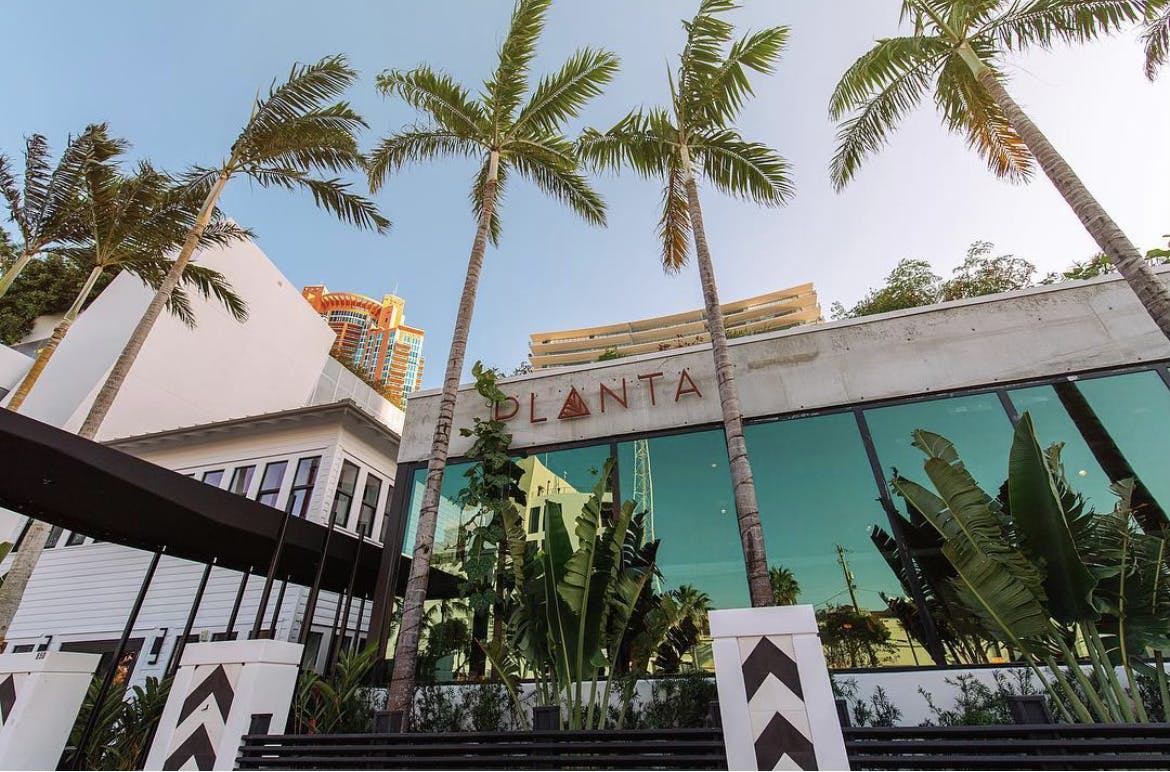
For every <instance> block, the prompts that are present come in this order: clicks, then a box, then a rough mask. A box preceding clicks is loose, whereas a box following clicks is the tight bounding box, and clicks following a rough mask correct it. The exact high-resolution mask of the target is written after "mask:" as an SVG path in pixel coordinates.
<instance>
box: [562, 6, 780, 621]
mask: <svg viewBox="0 0 1170 772" xmlns="http://www.w3.org/2000/svg"><path fill="white" fill-rule="evenodd" d="M735 7H737V4H736V3H735V2H734V0H703V2H702V3H701V4H700V6H699V12H698V13H697V14H696V15H695V17H694V19H692V20H691V21H690V22H684V23H683V27H684V28H685V29H686V31H687V42H686V45H685V47H684V48H683V51H682V55H681V57H680V62H679V67H678V71H677V76H676V77H671V78H670V96H671V104H670V107H669V108H668V109H662V108H655V109H652V110H646V111H643V110H635V111H633V112H631V113H630V114H629V115H627V116H626V117H625V118H623V119H622V120H621V121H620V122H619V123H618V124H617V125H616V126H614V127H613V128H612V129H610V130H609V131H607V132H605V133H604V134H602V133H600V132H598V131H595V130H587V131H586V132H585V133H584V135H583V136H582V138H581V141H580V148H581V153H582V155H583V156H584V157H585V158H587V159H589V160H590V161H591V162H592V163H593V164H594V165H596V166H597V167H598V168H603V169H605V168H608V169H616V168H618V167H621V166H629V167H630V168H632V169H633V170H634V171H636V172H638V173H639V174H642V175H643V176H646V177H661V178H663V180H664V182H665V187H664V189H663V192H662V200H663V212H662V219H661V221H660V222H659V235H660V236H661V237H662V240H663V247H662V266H663V268H664V269H665V270H666V272H667V273H675V272H677V271H678V270H680V269H681V268H682V267H683V266H684V265H686V263H687V260H688V258H689V249H688V243H687V237H688V235H690V236H691V237H692V238H693V239H694V242H695V254H696V257H697V258H698V262H699V278H700V280H701V282H702V285H703V301H704V304H705V306H706V311H707V330H708V331H709V332H710V334H711V351H712V354H713V355H714V358H715V374H716V380H717V383H718V387H719V402H720V407H721V408H722V411H723V430H724V434H725V435H726V437H727V455H728V459H729V460H730V462H731V480H732V484H733V486H734V493H735V511H736V516H737V518H738V521H739V533H740V540H741V542H742V543H743V555H744V564H745V566H746V569H747V578H748V592H749V594H750V596H751V601H752V605H753V606H770V605H772V603H773V600H772V588H771V586H770V585H769V584H768V562H767V557H766V554H765V552H764V533H763V529H762V528H761V527H760V513H759V506H758V504H757V503H756V484H755V479H754V478H753V476H752V469H751V464H750V463H749V461H748V454H747V446H746V444H745V442H744V437H743V408H742V407H741V406H740V401H739V390H738V389H737V388H736V384H735V369H734V365H733V364H732V362H731V355H730V353H729V351H728V348H727V333H726V331H725V329H724V322H723V314H722V311H721V307H720V304H719V292H718V289H717V287H716V284H715V268H714V266H713V265H712V263H711V252H710V249H709V248H708V245H707V234H706V231H705V230H704V227H703V211H702V208H701V206H700V204H699V188H698V183H697V182H696V179H695V173H696V170H701V171H702V173H703V176H704V178H705V179H706V180H707V181H708V182H709V183H710V184H711V185H712V186H714V187H715V188H716V189H717V190H721V191H723V192H725V193H729V194H731V195H733V196H737V197H739V198H744V199H748V200H751V201H755V202H756V203H759V204H765V205H767V206H779V205H782V204H784V203H785V202H786V201H787V200H788V199H789V197H790V196H791V195H792V192H793V188H792V183H791V181H790V179H789V175H788V171H789V166H788V163H787V162H786V161H785V160H784V159H783V158H781V157H780V156H779V155H778V154H777V153H776V151H774V150H772V149H771V148H769V147H767V146H766V145H763V144H761V143H759V142H749V141H747V140H745V139H743V138H742V137H741V136H740V135H739V133H738V132H737V131H736V130H735V129H734V128H733V127H732V125H731V124H732V123H733V121H734V120H735V118H736V116H737V115H738V114H739V110H740V108H741V107H742V106H743V103H744V101H745V100H746V99H747V97H749V96H751V95H752V93H753V92H752V88H751V84H750V82H749V81H748V70H754V71H755V72H759V73H771V72H773V71H774V69H775V64H776V60H777V59H778V58H779V56H780V51H781V50H782V49H783V47H784V44H785V42H786V41H787V38H788V29H787V28H786V27H773V28H770V29H765V30H761V31H759V32H756V33H753V34H750V35H747V36H746V37H744V38H742V39H741V40H738V41H736V42H734V43H731V45H730V48H728V49H727V50H726V51H725V50H724V48H725V46H727V44H728V43H730V42H731V40H732V37H733V34H734V29H733V27H732V26H731V24H729V23H727V22H725V21H723V20H722V19H719V18H718V14H721V13H726V12H727V11H730V10H732V9H734V8H735Z"/></svg>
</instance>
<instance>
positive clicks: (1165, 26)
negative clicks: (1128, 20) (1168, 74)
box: [1142, 0, 1170, 80]
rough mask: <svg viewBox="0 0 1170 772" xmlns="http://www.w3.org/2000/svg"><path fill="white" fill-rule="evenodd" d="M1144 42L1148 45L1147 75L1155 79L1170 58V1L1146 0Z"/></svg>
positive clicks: (1143, 29)
mask: <svg viewBox="0 0 1170 772" xmlns="http://www.w3.org/2000/svg"><path fill="white" fill-rule="evenodd" d="M1142 42H1143V43H1144V44H1145V47H1146V77H1147V78H1149V79H1150V80H1153V79H1154V78H1155V77H1157V75H1158V70H1159V69H1161V68H1162V66H1163V65H1165V64H1166V60H1167V59H1170V2H1168V1H1167V0H1146V15H1145V21H1144V23H1143V26H1142Z"/></svg>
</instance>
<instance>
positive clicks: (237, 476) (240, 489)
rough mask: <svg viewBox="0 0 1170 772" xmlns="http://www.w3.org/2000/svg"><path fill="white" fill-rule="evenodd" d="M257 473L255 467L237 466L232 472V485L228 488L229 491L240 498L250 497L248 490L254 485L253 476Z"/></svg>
mask: <svg viewBox="0 0 1170 772" xmlns="http://www.w3.org/2000/svg"><path fill="white" fill-rule="evenodd" d="M255 472H256V467H255V466H237V467H236V469H235V471H233V472H232V484H231V485H229V486H228V490H230V491H231V492H232V493H235V494H237V495H240V496H246V495H248V488H249V487H250V486H251V485H252V476H253V474H254V473H255Z"/></svg>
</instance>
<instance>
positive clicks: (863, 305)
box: [830, 258, 942, 319]
mask: <svg viewBox="0 0 1170 772" xmlns="http://www.w3.org/2000/svg"><path fill="white" fill-rule="evenodd" d="M941 283H942V277H940V276H939V275H938V274H936V273H935V272H934V271H933V270H932V269H931V267H930V263H928V262H927V261H925V260H911V259H909V258H903V259H902V260H899V261H898V264H897V265H896V266H894V270H892V271H890V273H889V275H887V276H886V284H885V286H884V287H882V288H881V289H876V290H870V291H869V292H867V293H866V295H865V297H863V298H862V299H861V300H859V301H858V302H857V304H856V305H854V306H853V307H852V308H850V309H846V308H845V307H844V306H843V305H841V303H840V302H835V303H833V305H832V307H831V310H830V315H831V316H832V317H833V318H834V319H853V318H856V317H859V316H870V315H872V314H884V313H886V312H887V311H901V310H902V309H904V308H917V307H918V306H928V305H930V304H931V303H937V302H938V297H939V287H940V286H941Z"/></svg>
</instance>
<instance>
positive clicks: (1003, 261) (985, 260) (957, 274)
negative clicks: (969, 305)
mask: <svg viewBox="0 0 1170 772" xmlns="http://www.w3.org/2000/svg"><path fill="white" fill-rule="evenodd" d="M994 248H995V245H994V244H992V243H991V242H989V241H976V242H975V243H974V244H972V245H971V246H970V247H968V248H967V257H966V258H965V259H964V260H963V264H962V265H960V266H959V267H958V268H956V269H955V271H954V275H952V276H951V278H950V279H948V280H947V281H945V282H943V285H942V288H941V293H940V297H941V299H942V300H959V299H960V298H974V297H979V296H980V295H994V294H995V293H997V292H1010V291H1011V290H1017V289H1023V288H1024V287H1029V286H1031V285H1032V277H1033V276H1034V275H1035V273H1036V266H1034V265H1032V263H1030V262H1028V261H1027V260H1025V259H1023V258H1022V257H1016V256H1014V255H999V256H997V257H991V250H992V249H994Z"/></svg>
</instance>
